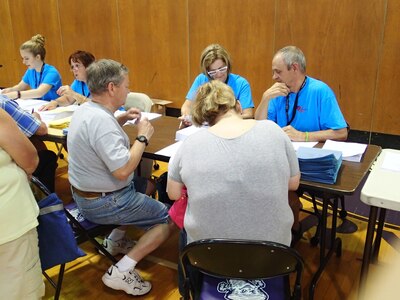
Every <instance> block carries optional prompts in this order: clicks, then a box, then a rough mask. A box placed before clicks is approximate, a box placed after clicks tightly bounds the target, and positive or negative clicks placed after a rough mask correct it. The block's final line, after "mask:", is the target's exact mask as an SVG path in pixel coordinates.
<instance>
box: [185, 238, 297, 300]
mask: <svg viewBox="0 0 400 300" xmlns="http://www.w3.org/2000/svg"><path fill="white" fill-rule="evenodd" d="M179 263H180V265H181V267H182V271H183V276H184V295H183V298H184V299H191V298H190V297H192V299H196V298H197V297H198V295H199V288H200V287H199V285H198V284H197V283H196V282H195V280H194V279H193V277H192V276H191V274H190V272H191V270H198V271H200V272H201V273H204V274H207V275H209V276H213V277H217V278H224V279H242V280H246V279H247V280H250V279H268V278H273V277H280V276H285V277H286V279H287V282H288V286H287V287H288V293H289V294H290V295H289V298H290V299H301V278H302V273H303V265H304V263H303V259H302V258H301V256H300V255H299V254H298V252H297V251H296V250H295V249H293V248H290V247H288V246H286V245H283V244H279V243H274V242H267V241H253V240H234V239H206V240H199V241H196V242H193V243H190V244H188V245H186V246H185V248H184V249H183V251H182V252H181V254H180V257H179ZM291 273H296V278H295V282H294V286H293V288H291V287H290V286H289V274H291Z"/></svg>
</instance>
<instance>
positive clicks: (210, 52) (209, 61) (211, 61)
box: [181, 44, 254, 125]
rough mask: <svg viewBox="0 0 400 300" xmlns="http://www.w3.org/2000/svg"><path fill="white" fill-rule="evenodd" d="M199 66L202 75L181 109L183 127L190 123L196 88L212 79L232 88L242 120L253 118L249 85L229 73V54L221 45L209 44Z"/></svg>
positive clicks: (195, 81)
mask: <svg viewBox="0 0 400 300" xmlns="http://www.w3.org/2000/svg"><path fill="white" fill-rule="evenodd" d="M200 66H201V69H202V71H203V73H201V74H199V75H198V76H197V77H196V79H195V80H194V82H193V84H192V87H191V88H190V90H189V92H188V94H187V95H186V101H185V103H183V106H182V108H181V114H182V117H181V118H182V120H183V121H184V122H185V125H190V123H191V122H190V121H189V120H190V118H188V117H189V116H190V115H191V108H192V103H193V101H194V98H195V96H196V93H197V90H198V88H199V87H200V86H201V85H203V84H204V83H207V82H209V81H211V80H214V79H216V80H219V81H221V82H224V83H226V84H227V85H229V86H230V87H231V88H232V90H233V93H234V95H235V98H236V100H239V102H240V105H241V107H242V113H241V116H242V118H243V119H251V118H253V108H254V103H253V99H252V97H251V89H250V84H249V82H248V81H247V80H246V79H245V78H243V77H241V76H240V75H236V74H233V73H231V69H232V66H231V60H230V56H229V53H228V52H227V51H226V50H225V49H224V48H223V47H222V46H221V45H219V44H211V45H209V46H207V47H206V48H205V49H204V50H203V52H202V54H201V57H200Z"/></svg>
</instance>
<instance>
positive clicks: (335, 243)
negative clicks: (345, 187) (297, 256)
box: [309, 195, 342, 299]
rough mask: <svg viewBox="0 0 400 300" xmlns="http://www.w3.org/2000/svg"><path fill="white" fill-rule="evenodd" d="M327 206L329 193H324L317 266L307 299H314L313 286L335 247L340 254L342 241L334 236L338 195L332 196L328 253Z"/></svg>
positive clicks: (314, 286)
mask: <svg viewBox="0 0 400 300" xmlns="http://www.w3.org/2000/svg"><path fill="white" fill-rule="evenodd" d="M328 206H329V195H324V197H323V205H322V215H321V241H320V254H319V255H320V257H319V267H318V270H317V271H316V272H315V274H314V276H313V278H312V280H311V284H310V288H309V299H314V292H315V288H316V285H317V283H318V280H319V278H320V277H321V274H322V272H323V271H324V269H325V266H326V265H327V263H328V261H329V259H330V257H331V256H332V254H333V252H334V250H335V248H336V251H337V255H338V256H340V255H341V245H342V241H341V239H339V238H336V225H337V208H338V197H337V196H335V197H334V198H333V203H332V210H333V214H332V230H331V241H330V247H329V250H328V253H326V254H325V252H326V249H325V247H326V232H327V225H326V224H327V217H328Z"/></svg>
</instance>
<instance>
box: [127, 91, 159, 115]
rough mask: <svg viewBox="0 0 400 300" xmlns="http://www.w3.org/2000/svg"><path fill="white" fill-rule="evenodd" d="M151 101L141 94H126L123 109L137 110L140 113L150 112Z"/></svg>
mask: <svg viewBox="0 0 400 300" xmlns="http://www.w3.org/2000/svg"><path fill="white" fill-rule="evenodd" d="M152 106H153V101H151V99H150V97H149V96H147V95H146V94H143V93H133V92H130V93H128V96H127V97H126V101H125V105H124V108H125V109H126V110H128V109H129V108H131V107H136V108H139V109H140V110H141V111H142V112H150V111H151V107H152Z"/></svg>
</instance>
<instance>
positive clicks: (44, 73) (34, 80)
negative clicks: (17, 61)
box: [2, 34, 61, 101]
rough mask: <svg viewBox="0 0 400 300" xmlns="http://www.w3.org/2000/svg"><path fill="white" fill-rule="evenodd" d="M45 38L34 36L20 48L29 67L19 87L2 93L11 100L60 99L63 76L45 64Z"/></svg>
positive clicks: (24, 61)
mask: <svg viewBox="0 0 400 300" xmlns="http://www.w3.org/2000/svg"><path fill="white" fill-rule="evenodd" d="M44 44H45V38H44V36H42V35H41V34H37V35H35V36H33V37H32V38H31V39H30V40H29V41H26V42H25V43H23V44H22V45H21V47H20V48H19V50H20V53H21V57H22V63H23V64H24V65H26V66H27V67H28V70H26V72H25V74H24V76H23V77H22V80H21V81H20V83H18V84H17V85H15V86H13V87H10V88H6V89H4V90H3V91H2V94H5V95H6V96H8V97H9V98H11V99H18V98H19V99H43V100H47V101H50V100H52V99H55V98H57V97H58V95H57V90H58V89H59V88H60V86H61V76H60V73H59V72H58V71H57V69H56V68H55V67H53V66H51V65H49V64H46V63H45V62H44V59H45V56H46V49H45V48H44Z"/></svg>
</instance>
